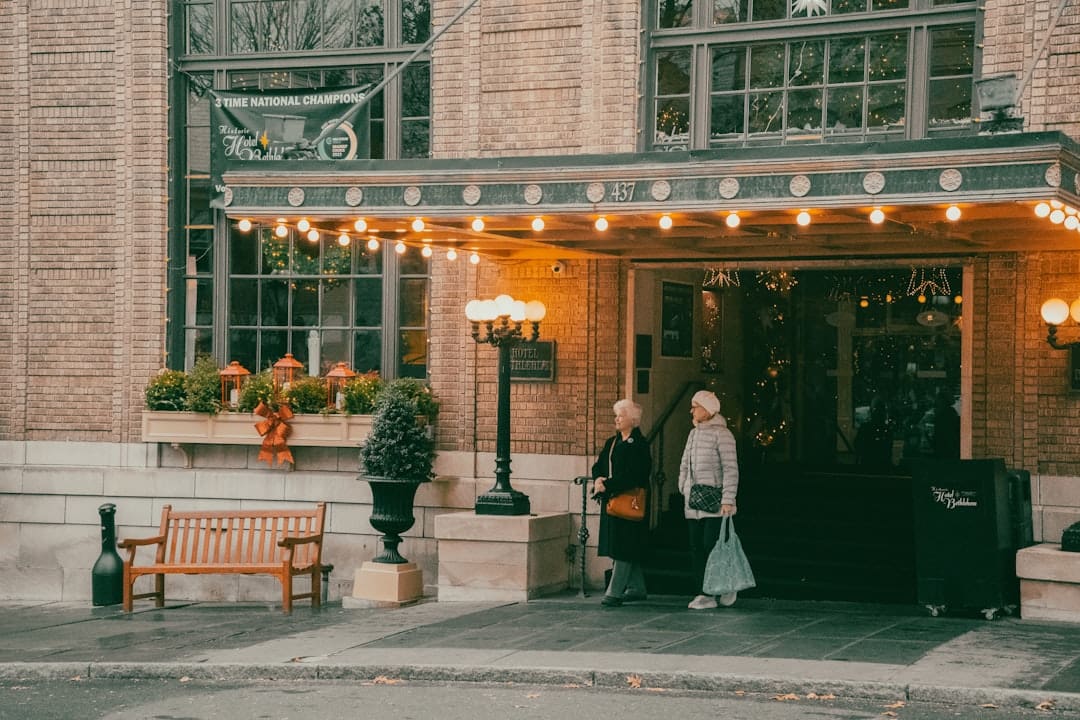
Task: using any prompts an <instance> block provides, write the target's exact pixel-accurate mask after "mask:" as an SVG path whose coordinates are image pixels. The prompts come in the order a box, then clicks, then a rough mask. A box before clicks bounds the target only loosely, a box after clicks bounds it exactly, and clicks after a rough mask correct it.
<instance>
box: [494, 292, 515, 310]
mask: <svg viewBox="0 0 1080 720" xmlns="http://www.w3.org/2000/svg"><path fill="white" fill-rule="evenodd" d="M495 307H496V308H497V309H498V313H499V315H509V314H510V310H511V309H512V308H513V307H514V298H512V297H510V296H509V295H499V296H498V297H496V298H495Z"/></svg>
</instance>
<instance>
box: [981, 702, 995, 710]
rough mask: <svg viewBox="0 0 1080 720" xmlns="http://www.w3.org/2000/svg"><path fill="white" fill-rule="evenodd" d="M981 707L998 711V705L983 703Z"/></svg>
mask: <svg viewBox="0 0 1080 720" xmlns="http://www.w3.org/2000/svg"><path fill="white" fill-rule="evenodd" d="M979 707H982V708H989V709H990V710H997V705H995V704H994V703H983V704H982V705H980V706H979Z"/></svg>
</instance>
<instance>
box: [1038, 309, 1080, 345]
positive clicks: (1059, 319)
mask: <svg viewBox="0 0 1080 720" xmlns="http://www.w3.org/2000/svg"><path fill="white" fill-rule="evenodd" d="M1039 314H1040V315H1042V319H1043V322H1045V323H1046V331H1047V332H1046V342H1047V343H1048V344H1049V345H1050V347H1052V348H1054V349H1055V350H1068V349H1070V348H1074V347H1076V346H1077V345H1080V340H1077V341H1073V342H1068V343H1063V342H1061V341H1060V340H1058V339H1057V331H1058V326H1059V325H1061V324H1062V323H1063V322H1065V321H1066V320H1068V319H1069V316H1070V315H1071V316H1072V319H1073V321H1074V322H1077V323H1080V298H1078V299H1076V300H1073V303H1072V305H1071V306H1070V305H1069V304H1068V303H1067V302H1065V301H1064V300H1062V299H1061V298H1050V299H1049V300H1047V301H1046V302H1044V303H1043V304H1042V309H1040V310H1039Z"/></svg>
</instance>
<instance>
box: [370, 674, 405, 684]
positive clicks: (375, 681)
mask: <svg viewBox="0 0 1080 720" xmlns="http://www.w3.org/2000/svg"><path fill="white" fill-rule="evenodd" d="M403 682H405V681H404V680H402V679H400V678H388V677H386V676H385V675H378V676H376V677H375V679H373V680H372V681H371V684H372V685H400V684H401V683H403Z"/></svg>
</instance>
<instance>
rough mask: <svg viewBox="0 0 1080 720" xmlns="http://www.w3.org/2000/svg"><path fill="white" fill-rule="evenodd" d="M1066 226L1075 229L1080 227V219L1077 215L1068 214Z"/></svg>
mask: <svg viewBox="0 0 1080 720" xmlns="http://www.w3.org/2000/svg"><path fill="white" fill-rule="evenodd" d="M1065 227H1066V228H1067V229H1069V230H1075V229H1076V228H1078V227H1080V219H1078V218H1077V217H1076V216H1075V215H1066V216H1065Z"/></svg>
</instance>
